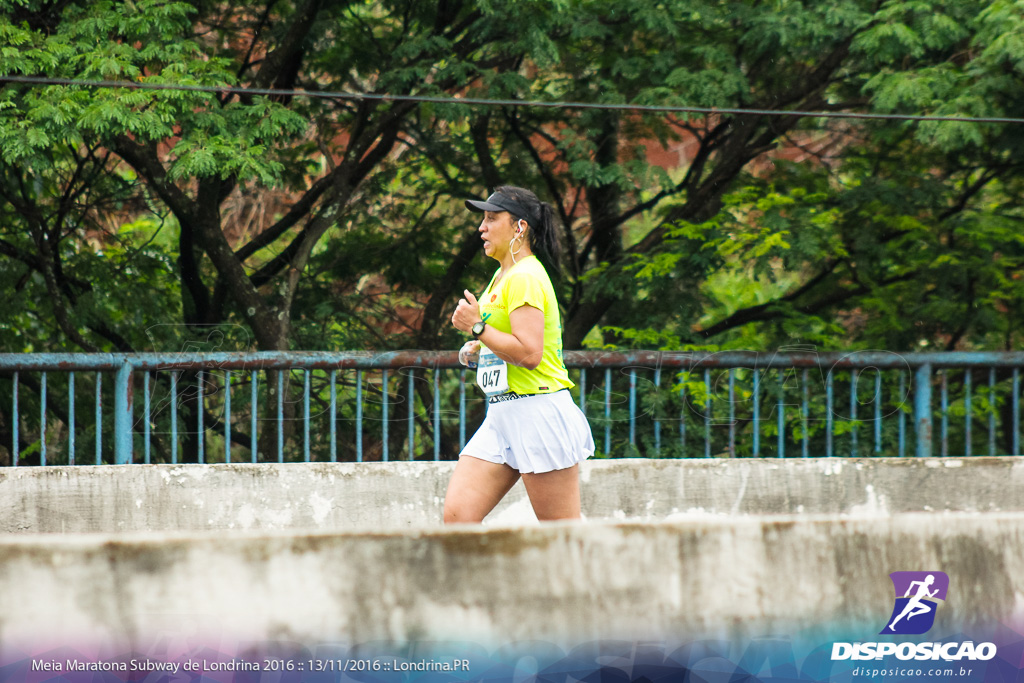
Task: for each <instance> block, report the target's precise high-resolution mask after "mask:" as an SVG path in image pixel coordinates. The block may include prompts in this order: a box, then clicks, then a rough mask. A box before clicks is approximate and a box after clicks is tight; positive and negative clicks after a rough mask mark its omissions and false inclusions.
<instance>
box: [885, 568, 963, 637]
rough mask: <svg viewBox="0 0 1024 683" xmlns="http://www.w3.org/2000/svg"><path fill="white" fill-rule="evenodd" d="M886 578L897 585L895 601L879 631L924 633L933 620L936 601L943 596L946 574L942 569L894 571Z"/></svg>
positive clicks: (910, 633) (944, 594)
mask: <svg viewBox="0 0 1024 683" xmlns="http://www.w3.org/2000/svg"><path fill="white" fill-rule="evenodd" d="M889 578H890V579H892V585H893V587H894V588H895V589H896V604H895V605H894V606H893V608H892V616H891V617H889V623H887V624H886V625H885V628H883V629H882V630H881V631H880V633H881V634H890V633H897V634H900V635H920V634H922V633H926V632H927V631H928V630H929V629H930V628H931V627H932V624H934V623H935V610H936V609H937V608H938V602H937V601H938V600H943V601H945V599H946V592H947V591H948V590H949V577H948V576H946V574H945V573H943V572H893V573H892V574H889Z"/></svg>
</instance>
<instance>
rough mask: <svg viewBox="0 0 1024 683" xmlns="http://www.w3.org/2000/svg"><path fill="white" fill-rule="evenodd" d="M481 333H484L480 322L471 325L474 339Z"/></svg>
mask: <svg viewBox="0 0 1024 683" xmlns="http://www.w3.org/2000/svg"><path fill="white" fill-rule="evenodd" d="M483 332H484V324H483V323H482V322H479V323H473V336H474V337H475V336H477V335H480V334H483Z"/></svg>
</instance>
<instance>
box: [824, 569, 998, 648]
mask: <svg viewBox="0 0 1024 683" xmlns="http://www.w3.org/2000/svg"><path fill="white" fill-rule="evenodd" d="M889 578H891V579H892V585H893V588H894V589H895V590H896V598H895V602H894V604H893V608H892V615H891V616H890V617H889V620H888V621H887V622H886V624H885V628H883V629H882V630H881V632H880V633H879V635H920V634H922V633H926V632H927V631H928V630H929V629H931V627H932V625H933V624H934V623H935V612H936V610H937V609H938V606H939V601H945V599H946V593H947V592H948V591H949V577H948V576H946V574H945V573H943V572H938V571H930V572H893V573H892V574H889ZM890 655H895V656H896V658H897V659H900V660H909V659H915V660H919V661H926V660H932V661H935V660H939V659H941V660H943V661H947V662H950V661H958V660H968V661H977V660H989V659H992V658H993V657H995V656H996V646H995V644H993V643H979V644H977V645H975V644H974V643H973V642H972V641H969V640H968V641H964V642H962V643H961V642H944V643H938V642H935V643H929V642H924V643H898V642H884V643H833V644H832V660H833V661H835V660H843V659H854V660H868V659H882V658H883V657H886V656H890Z"/></svg>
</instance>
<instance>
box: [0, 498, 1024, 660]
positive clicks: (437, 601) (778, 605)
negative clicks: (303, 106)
mask: <svg viewBox="0 0 1024 683" xmlns="http://www.w3.org/2000/svg"><path fill="white" fill-rule="evenodd" d="M895 570H941V571H944V572H946V573H947V574H948V575H949V578H950V583H949V594H948V596H947V598H946V601H945V604H944V605H942V607H941V609H940V610H938V618H937V621H936V625H937V628H939V629H942V628H944V625H946V626H950V627H951V628H957V629H959V628H963V627H965V626H970V625H971V624H972V623H975V622H976V621H987V622H989V623H991V622H992V621H993V620H998V621H1002V622H1003V623H1007V624H1010V623H1016V624H1021V623H1022V622H1024V513H1016V512H1015V513H988V514H980V513H930V514H929V513H915V514H898V515H893V516H891V517H872V518H838V517H834V516H833V517H823V516H810V517H807V516H802V517H794V516H784V517H778V516H774V517H765V518H756V517H744V518H730V519H722V520H719V519H702V520H695V521H689V522H654V523H615V522H578V523H554V524H543V525H535V526H531V527H520V528H498V529H495V528H491V529H488V528H484V527H480V526H476V527H473V528H467V527H462V528H456V529H434V530H430V529H420V530H394V531H390V532H379V533H361V534H356V533H288V532H273V533H262V534H256V533H252V532H238V533H232V534H224V533H216V534H209V533H208V534H200V535H194V534H192V535H190V534H168V533H159V534H148V535H137V534H127V535H125V534H121V535H117V536H111V535H78V536H58V535H16V536H14V535H9V536H7V537H5V538H2V539H0V642H2V643H8V644H11V643H16V642H20V641H23V640H26V639H28V640H33V639H34V642H35V643H36V644H37V645H38V644H39V643H40V640H42V641H43V642H53V643H54V644H58V643H82V642H83V641H86V642H87V641H89V640H90V639H91V640H98V641H100V642H103V643H106V644H108V645H109V646H111V647H116V646H120V647H125V648H140V647H145V645H144V644H145V643H147V642H152V639H154V638H161V637H163V638H166V637H169V635H168V634H171V633H177V634H178V636H179V637H181V633H182V632H187V634H189V637H200V636H204V635H205V636H209V634H210V633H213V634H214V635H215V636H216V637H217V638H219V639H220V640H218V641H216V642H221V641H222V640H224V639H225V638H226V639H229V640H232V641H233V642H237V641H238V640H246V639H249V640H252V641H282V640H284V641H290V642H298V643H307V644H309V643H322V642H349V643H352V642H367V641H374V640H381V639H383V640H389V641H398V642H402V641H410V640H417V641H432V640H444V639H458V640H467V639H468V640H472V641H473V642H478V643H483V644H488V643H490V644H493V643H509V642H513V641H545V642H552V643H560V642H573V641H577V642H578V641H581V640H594V639H606V638H630V639H636V638H652V639H664V638H686V637H688V636H690V637H693V636H697V637H702V638H715V637H723V638H744V637H755V636H765V635H771V634H794V633H797V632H800V631H805V630H806V629H808V628H809V627H811V626H812V625H819V626H820V627H821V628H823V629H825V630H828V629H831V630H833V631H836V632H842V633H844V634H845V638H849V637H850V634H851V633H853V634H859V636H858V637H859V638H861V639H863V638H868V639H877V636H873V635H872V634H877V633H878V632H879V631H880V630H881V628H882V627H884V626H885V623H886V620H887V618H888V617H889V616H890V611H891V610H892V606H893V588H892V584H891V583H890V582H889V580H888V576H887V575H888V573H889V572H891V571H895ZM186 627H187V628H186ZM47 639H49V640H47Z"/></svg>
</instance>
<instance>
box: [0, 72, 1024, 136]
mask: <svg viewBox="0 0 1024 683" xmlns="http://www.w3.org/2000/svg"><path fill="white" fill-rule="evenodd" d="M2 83H24V84H29V85H66V86H78V87H83V88H129V89H134V90H179V91H186V92H205V93H219V94H223V93H231V94H238V95H266V96H276V97H281V96H288V97H310V98H316V99H331V100H377V101H382V102H419V103H431V104H459V105H467V106H501V107H532V108H546V109H601V110H615V111H637V112H658V113H666V112H667V113H680V114H703V115H711V114H732V115H738V116H742V115H750V116H796V117H800V118H831V119H867V120H881V121H914V122H925V121H939V122H953V123H1007V124H1022V123H1024V118H1013V117H1002V116H978V117H966V116H932V115H927V114H870V113H866V112H838V111H836V112H829V111H800V110H790V109H745V108H742V107H690V106H674V105H649V104H612V103H595V102H563V101H552V102H543V101H540V100H508V99H486V98H476V97H432V96H427V95H388V94H377V93H353V92H341V91H316V90H295V89H288V90H286V89H281V90H276V89H271V88H245V87H239V86H227V85H225V86H207V85H179V84H172V83H145V82H143V83H139V82H135V81H103V80H101V81H92V80H78V79H71V78H48V77H42V76H0V84H2Z"/></svg>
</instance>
